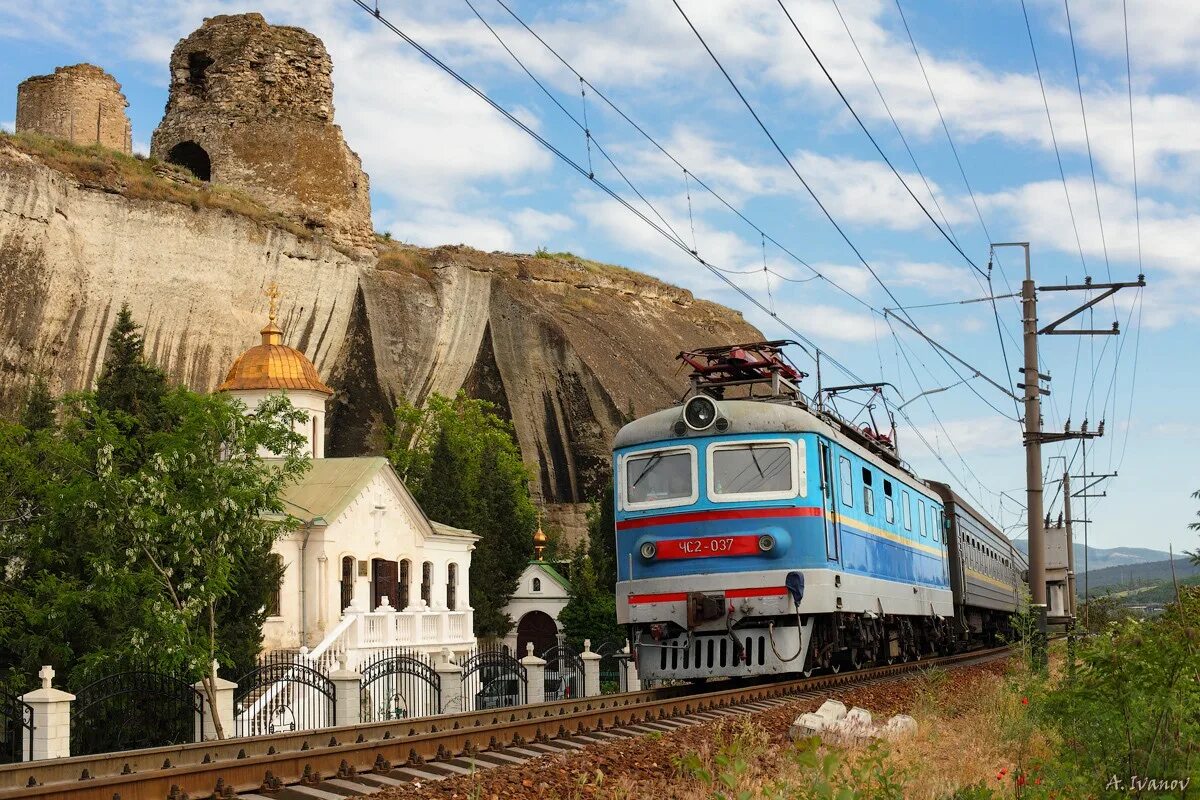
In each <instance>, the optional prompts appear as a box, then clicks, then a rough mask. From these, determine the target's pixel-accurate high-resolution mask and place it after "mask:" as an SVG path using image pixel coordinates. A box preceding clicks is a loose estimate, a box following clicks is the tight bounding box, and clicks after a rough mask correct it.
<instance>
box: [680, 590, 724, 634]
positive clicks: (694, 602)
mask: <svg viewBox="0 0 1200 800" xmlns="http://www.w3.org/2000/svg"><path fill="white" fill-rule="evenodd" d="M723 616H725V595H724V594H705V593H704V592H688V596H687V623H688V630H695V629H696V626H697V625H700V624H701V623H704V622H712V621H713V620H717V619H720V618H721V617H723Z"/></svg>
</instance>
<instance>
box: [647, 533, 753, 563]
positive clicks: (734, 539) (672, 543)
mask: <svg viewBox="0 0 1200 800" xmlns="http://www.w3.org/2000/svg"><path fill="white" fill-rule="evenodd" d="M758 554H759V551H758V536H757V535H755V536H695V537H691V538H688V539H667V540H665V541H660V542H658V557H659V558H660V559H662V558H665V559H673V558H713V557H718V556H752V555H758Z"/></svg>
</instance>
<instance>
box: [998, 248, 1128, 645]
mask: <svg viewBox="0 0 1200 800" xmlns="http://www.w3.org/2000/svg"><path fill="white" fill-rule="evenodd" d="M997 247H1020V248H1023V249H1024V250H1025V280H1024V281H1022V283H1021V316H1022V330H1023V333H1024V350H1025V365H1024V368H1023V369H1022V372H1023V374H1024V383H1019V384H1017V388H1019V389H1024V390H1025V435H1024V439H1025V486H1026V495H1027V500H1026V505H1027V509H1028V525H1029V594H1030V605H1031V606H1032V608H1031V610H1032V612H1033V615H1034V620H1035V627H1036V629H1035V631H1034V642H1033V647H1032V652H1033V658H1034V663H1035V666H1044V665H1045V664H1046V529H1045V527H1044V524H1045V523H1044V520H1043V518H1042V444H1043V443H1050V442H1061V441H1065V440H1068V439H1085V440H1086V439H1090V438H1093V437H1095V436H1102V435H1103V434H1104V422H1103V420H1102V421H1101V422H1100V425H1099V427H1098V428H1097V430H1095V431H1088V429H1087V420H1084V423H1083V427H1082V428H1081V429H1080V430H1078V431H1072V430H1071V429H1070V420H1068V421H1067V426H1066V428H1065V429H1064V430H1063V431H1062V433H1047V432H1044V431H1043V430H1042V395H1043V394H1046V395H1048V394H1050V390H1049V389H1043V388H1042V384H1041V382H1042V381H1043V380H1045V381H1049V380H1050V376H1049V375H1043V374H1042V373H1040V372H1038V340H1037V337H1038V336H1039V335H1041V334H1049V335H1077V336H1091V335H1100V334H1111V335H1116V334H1117V333H1118V332H1119V329H1118V325H1117V322H1115V321H1114V322H1113V326H1112V329H1111V330H1108V329H1105V330H1059V326H1060V325H1062V324H1063V323H1064V322H1066V321H1067V320H1069V319H1072V318H1073V317H1075V316H1076V315H1078V314H1080V313H1082V312H1083V311H1085V310H1086V309H1089V308H1091V307H1092V306H1094V305H1096V304H1097V303H1099V302H1100V301H1101V300H1104V299H1105V298H1106V297H1109V296H1110V295H1112V294H1115V293H1116V292H1117V291H1119V290H1120V289H1123V288H1125V287H1127V286H1145V285H1146V278H1145V276H1144V275H1139V276H1138V280H1137V282H1136V283H1107V284H1093V283H1092V279H1091V278H1090V277H1088V278H1085V282H1084V283H1082V284H1067V285H1062V286H1043V287H1041V290H1040V291H1043V292H1064V291H1091V290H1093V289H1104V290H1106V291H1104V292H1102V293H1100V294H1098V295H1097V296H1096V297H1094V298H1092V299H1091V300H1089V301H1088V302H1087V303H1085V304H1084V305H1082V306H1080V307H1079V308H1077V309H1075V310H1074V311H1071V312H1070V313H1067V314H1065V315H1063V316H1062V317H1059V318H1058V319H1056V320H1055V321H1054V322H1051V323H1050V324H1049V325H1046V326H1045V327H1043V328H1042V329H1040V330H1039V329H1038V325H1037V322H1038V317H1037V292H1038V291H1039V290H1038V288H1037V286H1036V285H1035V284H1034V281H1033V270H1032V268H1031V266H1030V259H1029V242H995V243H993V244H992V248H993V249H994V248H997Z"/></svg>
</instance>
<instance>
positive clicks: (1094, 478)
mask: <svg viewBox="0 0 1200 800" xmlns="http://www.w3.org/2000/svg"><path fill="white" fill-rule="evenodd" d="M1071 477H1072V478H1075V479H1077V480H1081V481H1091V483H1089V484H1087V485H1086V486H1082V487H1080V489H1079V492H1077V493H1076V494H1075V496H1076V497H1083V492H1086V491H1087V490H1088V489H1091V488H1093V487H1095V486H1096V485H1097V484H1099V483H1100V481H1104V480H1108V479H1109V478H1115V477H1117V473H1115V472H1107V473H1105V474H1103V475H1096V474H1091V475H1072V476H1071ZM1088 496H1089V497H1093V496H1094V495H1088Z"/></svg>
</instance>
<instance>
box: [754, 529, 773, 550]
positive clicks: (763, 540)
mask: <svg viewBox="0 0 1200 800" xmlns="http://www.w3.org/2000/svg"><path fill="white" fill-rule="evenodd" d="M758 549H759V550H761V551H763V552H764V553H769V552H771V551H772V550H774V549H775V537H774V536H772V535H771V534H769V533H764V534H763V535H762V536H760V537H758Z"/></svg>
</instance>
